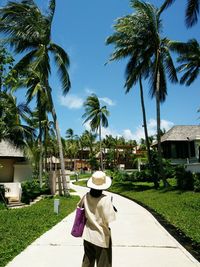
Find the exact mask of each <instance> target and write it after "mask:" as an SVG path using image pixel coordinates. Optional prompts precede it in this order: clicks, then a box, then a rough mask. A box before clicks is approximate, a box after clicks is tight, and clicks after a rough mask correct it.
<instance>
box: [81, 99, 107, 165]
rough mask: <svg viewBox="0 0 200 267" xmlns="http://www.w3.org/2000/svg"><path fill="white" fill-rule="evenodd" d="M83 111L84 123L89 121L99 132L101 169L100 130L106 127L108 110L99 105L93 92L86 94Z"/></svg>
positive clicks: (94, 129) (92, 127)
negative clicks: (89, 94)
mask: <svg viewBox="0 0 200 267" xmlns="http://www.w3.org/2000/svg"><path fill="white" fill-rule="evenodd" d="M84 107H85V113H84V114H83V116H82V117H83V118H86V119H85V120H84V123H86V122H88V121H89V123H90V127H91V130H92V131H95V132H97V131H98V132H99V144H100V167H101V170H103V155H102V149H101V131H102V127H105V128H106V127H108V119H107V116H109V111H108V110H107V107H106V106H101V105H100V102H99V99H98V97H97V96H96V95H95V94H92V95H91V96H88V98H87V100H86V101H85V102H84Z"/></svg>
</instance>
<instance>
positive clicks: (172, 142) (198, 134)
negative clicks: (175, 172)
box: [161, 125, 200, 172]
mask: <svg viewBox="0 0 200 267" xmlns="http://www.w3.org/2000/svg"><path fill="white" fill-rule="evenodd" d="M161 147H162V153H163V157H164V158H166V159H170V161H171V163H173V164H186V167H187V169H188V170H191V171H194V172H200V126H199V125H192V126H190V125H182V126H179V125H177V126H174V127H172V128H171V129H170V130H169V131H168V132H166V133H165V134H164V135H163V136H162V137H161Z"/></svg>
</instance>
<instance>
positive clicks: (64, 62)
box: [49, 43, 71, 94]
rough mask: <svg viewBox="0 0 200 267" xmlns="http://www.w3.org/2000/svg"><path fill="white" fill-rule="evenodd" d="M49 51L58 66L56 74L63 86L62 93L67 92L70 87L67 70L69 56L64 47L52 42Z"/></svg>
mask: <svg viewBox="0 0 200 267" xmlns="http://www.w3.org/2000/svg"><path fill="white" fill-rule="evenodd" d="M49 51H51V52H52V54H53V56H54V60H55V62H56V65H57V67H58V74H59V76H60V79H61V83H62V86H63V93H64V94H67V93H68V91H69V89H70V87H71V83H70V78H69V73H68V71H67V69H68V67H69V64H70V61H69V57H68V55H67V53H66V52H65V51H64V49H62V48H61V47H60V46H58V45H56V44H53V43H51V44H50V47H49Z"/></svg>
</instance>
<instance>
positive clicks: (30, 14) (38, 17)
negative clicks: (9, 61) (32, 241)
mask: <svg viewBox="0 0 200 267" xmlns="http://www.w3.org/2000/svg"><path fill="white" fill-rule="evenodd" d="M54 12H55V0H50V1H49V8H48V12H46V13H45V15H44V14H42V12H41V10H40V9H39V8H38V6H37V5H36V4H35V2H34V1H33V0H24V1H21V2H8V4H7V5H6V6H5V7H4V8H2V9H1V10H0V15H1V18H2V20H1V24H0V32H3V33H4V34H5V35H6V36H8V42H9V43H10V45H11V46H12V47H13V48H14V50H15V52H16V53H22V52H26V55H25V56H24V57H23V58H22V59H21V60H20V61H19V62H18V64H17V65H16V66H15V69H16V70H18V71H21V70H24V69H25V68H27V66H30V65H31V68H32V69H33V70H34V71H36V72H37V73H40V75H41V77H40V78H41V80H40V82H41V85H42V88H43V90H44V91H46V94H47V96H48V101H49V104H50V106H51V113H52V117H53V120H54V124H55V129H56V135H57V140H58V147H59V154H60V161H61V171H62V182H63V189H64V194H65V195H69V190H68V189H69V181H67V182H68V185H67V183H66V177H65V165H64V158H63V149H62V143H61V136H60V131H59V126H58V120H57V115H56V111H55V107H54V103H53V98H52V94H51V92H52V89H51V87H50V85H49V76H50V73H51V66H50V56H49V55H50V54H52V56H53V58H54V60H55V63H56V65H57V67H58V72H59V74H60V79H61V83H62V87H63V93H64V94H66V93H67V92H68V91H69V89H70V80H69V75H68V71H67V69H68V67H69V58H68V55H67V53H66V52H65V51H64V50H63V49H62V48H61V47H60V46H59V45H57V44H55V43H53V42H52V41H51V26H52V21H53V17H54ZM27 51H28V52H27Z"/></svg>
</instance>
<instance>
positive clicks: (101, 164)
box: [99, 123, 103, 171]
mask: <svg viewBox="0 0 200 267" xmlns="http://www.w3.org/2000/svg"><path fill="white" fill-rule="evenodd" d="M99 146H100V168H101V171H103V154H102V149H101V123H100V125H99Z"/></svg>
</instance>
